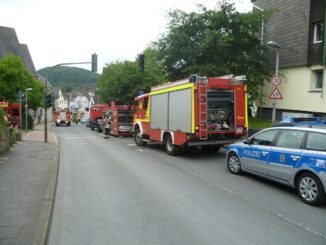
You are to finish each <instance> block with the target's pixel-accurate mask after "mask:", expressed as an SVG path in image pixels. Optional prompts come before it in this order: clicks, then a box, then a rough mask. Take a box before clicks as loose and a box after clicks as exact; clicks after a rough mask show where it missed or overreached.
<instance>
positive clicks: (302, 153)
mask: <svg viewBox="0 0 326 245" xmlns="http://www.w3.org/2000/svg"><path fill="white" fill-rule="evenodd" d="M226 160H227V166H228V169H229V170H230V172H231V173H232V174H241V173H242V172H249V173H252V174H255V175H259V176H261V177H264V178H268V179H271V180H273V181H276V182H279V183H282V184H286V185H288V186H291V187H293V188H295V189H296V190H297V192H298V195H299V196H300V198H301V199H302V200H303V201H304V202H305V203H307V204H310V205H315V206H317V205H320V204H322V203H324V202H325V201H326V193H325V190H326V127H318V126H308V127H299V126H294V127H274V128H268V129H265V130H262V131H260V132H258V133H256V134H255V135H253V136H252V137H250V138H249V139H246V140H244V141H242V142H237V143H234V144H231V145H229V146H228V148H227V154H226Z"/></svg>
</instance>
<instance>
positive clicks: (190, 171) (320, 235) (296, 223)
mask: <svg viewBox="0 0 326 245" xmlns="http://www.w3.org/2000/svg"><path fill="white" fill-rule="evenodd" d="M137 150H140V149H137ZM172 164H173V165H174V166H176V167H178V168H180V169H182V170H183V171H185V172H187V173H189V174H191V175H194V176H196V177H197V178H200V179H202V180H203V181H206V182H208V183H210V184H212V185H215V186H216V187H217V188H220V189H221V190H223V191H225V192H227V193H229V194H230V195H233V196H236V197H237V198H239V199H242V200H245V201H246V202H248V203H250V204H251V205H253V206H256V207H258V208H260V209H263V210H265V211H267V212H269V213H271V214H273V215H276V216H277V217H278V218H280V219H282V220H284V221H285V222H288V223H289V224H291V225H293V226H296V227H298V228H300V229H302V230H304V231H306V232H308V233H310V234H313V235H315V236H318V237H320V238H322V239H324V240H326V235H325V234H323V233H322V232H318V231H316V230H314V229H312V228H310V227H307V226H304V225H302V224H301V223H299V222H297V221H295V220H293V219H290V218H288V217H286V216H285V215H283V214H281V213H278V212H275V211H273V210H272V209H270V208H268V207H264V206H261V205H259V204H257V203H255V202H253V201H252V200H250V199H247V198H245V197H242V196H241V195H240V194H238V193H236V192H234V191H232V190H231V189H229V188H228V187H226V186H224V185H221V184H219V183H217V182H215V181H213V180H211V179H209V178H207V177H205V176H202V175H200V174H199V173H197V172H195V171H193V170H189V169H185V168H183V167H181V166H178V165H177V164H175V163H172Z"/></svg>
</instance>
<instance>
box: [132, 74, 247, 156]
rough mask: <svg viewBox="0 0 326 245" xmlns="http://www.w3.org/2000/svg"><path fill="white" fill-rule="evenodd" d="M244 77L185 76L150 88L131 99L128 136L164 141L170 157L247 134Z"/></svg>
mask: <svg viewBox="0 0 326 245" xmlns="http://www.w3.org/2000/svg"><path fill="white" fill-rule="evenodd" d="M246 99H247V98H246V86H245V78H244V76H240V77H233V76H224V77H208V78H207V77H200V76H197V75H192V76H190V78H189V79H184V80H180V81H176V82H170V83H166V84H163V85H160V86H157V87H154V88H152V90H151V92H150V93H148V94H144V95H140V96H138V97H137V98H136V99H135V112H134V126H133V130H134V138H135V142H136V144H137V145H139V146H143V145H145V144H146V143H147V142H159V143H161V144H164V145H165V150H166V152H167V153H168V154H170V155H176V154H177V153H178V152H180V150H181V149H184V148H186V147H191V146H201V148H202V149H203V151H210V152H211V151H217V150H218V149H219V148H220V147H221V146H223V145H224V144H229V143H233V142H234V141H236V140H238V139H239V138H241V137H243V136H245V135H246V133H247V103H246Z"/></svg>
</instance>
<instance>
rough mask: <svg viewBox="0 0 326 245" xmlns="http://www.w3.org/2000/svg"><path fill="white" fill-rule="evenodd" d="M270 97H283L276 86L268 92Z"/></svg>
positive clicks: (276, 98)
mask: <svg viewBox="0 0 326 245" xmlns="http://www.w3.org/2000/svg"><path fill="white" fill-rule="evenodd" d="M269 98H270V99H273V100H282V99H283V97H282V95H281V93H280V90H278V88H277V87H275V88H274V90H273V92H272V93H271V94H270V96H269Z"/></svg>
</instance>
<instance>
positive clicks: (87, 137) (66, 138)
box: [63, 136, 96, 140]
mask: <svg viewBox="0 0 326 245" xmlns="http://www.w3.org/2000/svg"><path fill="white" fill-rule="evenodd" d="M63 139H64V140H80V139H96V137H94V136H91V137H89V136H80V137H65V138H63Z"/></svg>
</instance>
